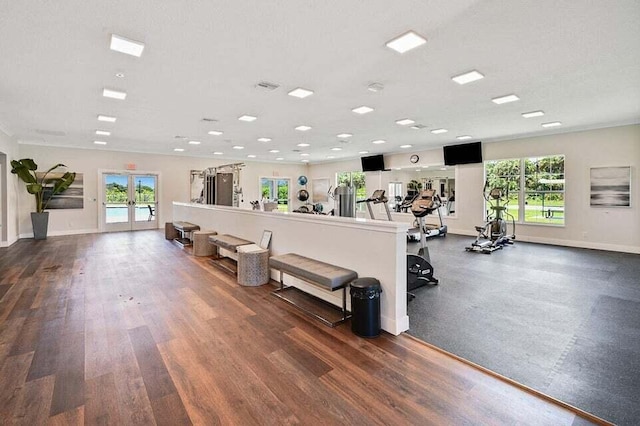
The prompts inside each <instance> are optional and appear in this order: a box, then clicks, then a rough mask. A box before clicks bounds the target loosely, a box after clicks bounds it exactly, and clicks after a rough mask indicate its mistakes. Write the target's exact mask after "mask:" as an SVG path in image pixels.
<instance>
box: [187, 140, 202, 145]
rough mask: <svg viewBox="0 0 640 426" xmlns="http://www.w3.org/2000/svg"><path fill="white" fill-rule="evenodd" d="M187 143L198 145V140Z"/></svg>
mask: <svg viewBox="0 0 640 426" xmlns="http://www.w3.org/2000/svg"><path fill="white" fill-rule="evenodd" d="M189 145H200V141H189Z"/></svg>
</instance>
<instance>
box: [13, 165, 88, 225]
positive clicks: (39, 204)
mask: <svg viewBox="0 0 640 426" xmlns="http://www.w3.org/2000/svg"><path fill="white" fill-rule="evenodd" d="M59 167H67V166H65V165H64V164H61V163H59V164H56V165H55V166H53V167H51V168H50V169H49V170H47V171H46V172H44V174H43V175H42V176H41V177H40V178H38V175H37V174H36V170H38V165H37V164H36V163H35V161H33V160H32V159H31V158H23V159H22V160H11V173H13V174H16V175H18V177H19V178H20V179H21V180H22V181H23V182H24V183H26V184H27V192H28V193H29V194H33V195H34V196H35V197H36V211H37V212H38V213H42V212H43V211H45V209H46V208H47V205H48V204H49V201H50V200H51V197H53V196H54V195H56V194H59V193H61V192H62V191H64V190H66V189H67V188H69V186H71V184H72V183H73V181H74V180H75V179H76V174H75V172H65V173H64V174H63V175H62V176H60V177H49V178H47V176H48V175H49V173H51V172H53V171H54V170H56V169H57V168H59ZM45 191H50V194H51V195H50V196H49V198H48V199H47V200H46V201H45V200H44V193H45Z"/></svg>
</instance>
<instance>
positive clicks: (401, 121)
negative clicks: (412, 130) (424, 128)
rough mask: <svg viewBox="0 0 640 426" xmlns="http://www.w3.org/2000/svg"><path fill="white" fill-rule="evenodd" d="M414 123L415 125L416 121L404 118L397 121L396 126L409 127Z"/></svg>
mask: <svg viewBox="0 0 640 426" xmlns="http://www.w3.org/2000/svg"><path fill="white" fill-rule="evenodd" d="M413 123H415V121H413V120H411V119H408V118H403V119H402V120H398V121H396V124H399V125H401V126H408V125H409V124H413Z"/></svg>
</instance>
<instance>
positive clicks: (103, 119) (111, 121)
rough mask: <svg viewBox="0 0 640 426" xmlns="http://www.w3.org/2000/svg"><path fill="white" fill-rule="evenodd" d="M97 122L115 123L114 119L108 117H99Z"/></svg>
mask: <svg viewBox="0 0 640 426" xmlns="http://www.w3.org/2000/svg"><path fill="white" fill-rule="evenodd" d="M98 121H106V122H107V123H115V122H116V117H110V116H108V115H99V116H98Z"/></svg>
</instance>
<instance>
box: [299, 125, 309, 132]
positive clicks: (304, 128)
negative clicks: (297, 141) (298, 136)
mask: <svg viewBox="0 0 640 426" xmlns="http://www.w3.org/2000/svg"><path fill="white" fill-rule="evenodd" d="M296 130H300V131H301V132H306V131H307V130H311V126H298V127H296Z"/></svg>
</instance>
